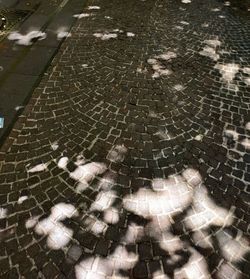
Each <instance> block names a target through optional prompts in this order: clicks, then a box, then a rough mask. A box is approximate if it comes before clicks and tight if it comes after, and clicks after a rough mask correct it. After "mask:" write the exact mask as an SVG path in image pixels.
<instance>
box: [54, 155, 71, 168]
mask: <svg viewBox="0 0 250 279" xmlns="http://www.w3.org/2000/svg"><path fill="white" fill-rule="evenodd" d="M68 162H69V158H68V157H62V158H60V159H59V161H58V163H57V166H58V168H59V169H63V170H66V168H67V164H68Z"/></svg>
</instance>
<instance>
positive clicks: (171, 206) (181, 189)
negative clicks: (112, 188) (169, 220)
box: [123, 172, 200, 218]
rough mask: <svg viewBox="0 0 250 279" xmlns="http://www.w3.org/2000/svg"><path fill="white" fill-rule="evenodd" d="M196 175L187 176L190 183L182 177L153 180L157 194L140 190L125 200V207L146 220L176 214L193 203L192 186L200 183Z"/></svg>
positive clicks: (188, 174)
mask: <svg viewBox="0 0 250 279" xmlns="http://www.w3.org/2000/svg"><path fill="white" fill-rule="evenodd" d="M195 174H196V173H192V172H190V173H189V172H187V173H186V174H185V176H184V177H185V179H186V180H187V182H188V183H187V182H186V181H185V180H184V179H183V178H182V177H181V176H176V177H174V179H172V178H170V179H156V180H153V182H152V187H153V189H154V190H156V191H155V192H153V191H152V190H150V189H139V191H138V192H137V193H136V194H134V195H133V194H131V195H128V196H126V197H125V198H124V199H123V203H124V207H125V208H126V209H127V210H130V211H132V212H134V213H135V214H137V215H139V216H143V217H145V218H149V217H151V218H152V217H153V218H154V216H157V215H172V214H176V213H177V212H180V211H182V209H183V208H185V207H186V206H187V205H188V204H190V203H191V201H192V193H193V189H192V187H190V185H194V186H196V185H197V184H198V183H199V182H200V180H199V177H198V179H197V177H196V176H195ZM173 185H174V187H173ZM166 201H168V202H166Z"/></svg>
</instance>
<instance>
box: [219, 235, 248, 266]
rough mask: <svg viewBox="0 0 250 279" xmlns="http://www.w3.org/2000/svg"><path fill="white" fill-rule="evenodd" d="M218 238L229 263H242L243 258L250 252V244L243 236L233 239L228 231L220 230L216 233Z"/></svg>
mask: <svg viewBox="0 0 250 279" xmlns="http://www.w3.org/2000/svg"><path fill="white" fill-rule="evenodd" d="M216 238H217V239H218V242H219V245H220V248H221V252H222V255H223V257H224V258H225V259H226V260H227V261H229V262H240V261H241V260H242V259H243V256H244V255H245V254H246V253H247V252H250V247H249V243H248V241H247V240H246V239H245V238H244V237H243V236H242V235H238V236H237V237H236V238H233V237H232V236H231V235H230V234H228V233H227V232H226V231H224V230H220V231H218V232H217V233H216Z"/></svg>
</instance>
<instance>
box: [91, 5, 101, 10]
mask: <svg viewBox="0 0 250 279" xmlns="http://www.w3.org/2000/svg"><path fill="white" fill-rule="evenodd" d="M100 9H101V7H99V6H88V10H100Z"/></svg>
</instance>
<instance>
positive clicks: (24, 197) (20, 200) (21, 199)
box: [17, 196, 28, 204]
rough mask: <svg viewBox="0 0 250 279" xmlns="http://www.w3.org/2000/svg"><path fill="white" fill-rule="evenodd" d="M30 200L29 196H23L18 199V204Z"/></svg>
mask: <svg viewBox="0 0 250 279" xmlns="http://www.w3.org/2000/svg"><path fill="white" fill-rule="evenodd" d="M27 199H28V197H27V196H21V197H20V198H19V199H18V201H17V203H18V204H22V203H23V202H24V201H25V200H27Z"/></svg>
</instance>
